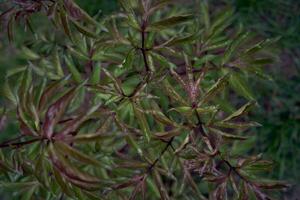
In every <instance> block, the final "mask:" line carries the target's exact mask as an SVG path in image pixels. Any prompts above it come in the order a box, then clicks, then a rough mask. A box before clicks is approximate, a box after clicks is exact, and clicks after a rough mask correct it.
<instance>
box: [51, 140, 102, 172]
mask: <svg viewBox="0 0 300 200" xmlns="http://www.w3.org/2000/svg"><path fill="white" fill-rule="evenodd" d="M54 147H55V148H56V150H58V151H60V153H62V154H64V155H68V156H70V157H72V158H74V159H75V160H77V161H79V162H81V163H84V164H87V165H94V166H98V167H101V166H103V165H102V164H101V163H100V162H99V161H98V160H95V159H93V158H91V156H89V155H85V154H84V153H81V152H80V151H78V150H76V149H75V148H72V147H71V146H70V145H68V144H66V143H64V142H59V141H56V142H55V143H54Z"/></svg>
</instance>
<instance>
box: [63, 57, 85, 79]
mask: <svg viewBox="0 0 300 200" xmlns="http://www.w3.org/2000/svg"><path fill="white" fill-rule="evenodd" d="M65 61H66V65H67V67H68V69H69V71H70V73H71V74H72V77H73V79H74V80H75V81H76V82H77V83H82V77H81V74H80V72H79V71H78V69H77V68H76V66H75V64H74V63H73V61H72V60H71V57H69V58H68V57H67V56H65Z"/></svg>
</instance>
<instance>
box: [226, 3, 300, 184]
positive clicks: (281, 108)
mask: <svg viewBox="0 0 300 200" xmlns="http://www.w3.org/2000/svg"><path fill="white" fill-rule="evenodd" d="M232 3H233V5H235V8H236V10H237V15H238V21H240V22H241V23H243V24H244V25H245V26H247V27H248V28H249V29H251V30H253V31H255V32H257V33H258V34H260V35H261V36H263V37H278V36H280V37H281V39H280V40H279V41H278V42H277V46H278V47H279V49H278V50H277V51H278V55H279V56H278V57H277V59H276V60H277V62H275V63H272V64H271V66H269V69H268V71H269V74H272V77H274V81H273V82H270V83H266V82H264V83H262V82H261V81H257V80H254V81H253V82H254V84H253V85H254V87H255V88H257V91H259V93H260V94H259V95H257V96H258V97H259V102H263V103H262V106H261V107H260V109H259V110H258V111H259V112H257V113H256V115H254V118H255V119H257V120H258V121H259V122H260V123H262V124H264V127H263V128H259V129H257V135H259V137H257V140H258V143H259V144H261V145H258V147H257V148H255V150H256V151H264V152H265V155H266V156H267V157H270V158H272V159H274V160H275V162H276V170H274V173H273V177H275V178H282V177H284V178H285V179H290V180H292V181H293V182H297V183H299V180H300V179H299V176H298V173H295V172H296V171H298V170H299V169H300V165H299V164H298V163H299V160H298V159H299V158H298V154H297V152H299V150H300V147H299V137H300V135H299V134H300V127H299V117H298V116H297V112H298V107H299V105H298V104H299V101H298V99H299V98H298V91H299V87H298V85H299V84H298V83H299V78H300V73H299V72H300V62H299V61H300V60H299V55H300V45H299V44H300V37H299V31H300V29H299V28H300V26H299V25H300V15H299V14H300V13H299V8H300V2H299V1H293V0H276V1H271V0H264V1H258V0H243V1H240V0H236V1H234V2H232ZM274 86H275V87H274ZM261 147H263V148H261Z"/></svg>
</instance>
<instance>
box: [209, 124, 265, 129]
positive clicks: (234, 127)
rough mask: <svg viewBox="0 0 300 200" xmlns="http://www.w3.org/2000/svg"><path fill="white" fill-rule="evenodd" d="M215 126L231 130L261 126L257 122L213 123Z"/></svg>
mask: <svg viewBox="0 0 300 200" xmlns="http://www.w3.org/2000/svg"><path fill="white" fill-rule="evenodd" d="M214 125H215V126H218V127H223V128H231V129H248V128H251V127H258V126H261V125H260V124H259V123H257V122H235V123H233V122H232V123H231V122H215V123H214Z"/></svg>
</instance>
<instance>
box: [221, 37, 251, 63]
mask: <svg viewBox="0 0 300 200" xmlns="http://www.w3.org/2000/svg"><path fill="white" fill-rule="evenodd" d="M249 35H250V34H249V33H248V32H246V33H241V34H240V35H238V36H237V38H235V39H234V40H233V41H232V43H231V44H230V46H229V47H228V48H227V49H226V50H225V54H224V56H223V59H222V63H221V64H222V65H224V64H226V63H228V62H229V61H230V59H231V58H232V57H233V55H234V53H235V52H236V51H237V50H238V47H239V46H240V45H241V44H242V43H243V42H244V41H245V40H247V39H248V38H249Z"/></svg>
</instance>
